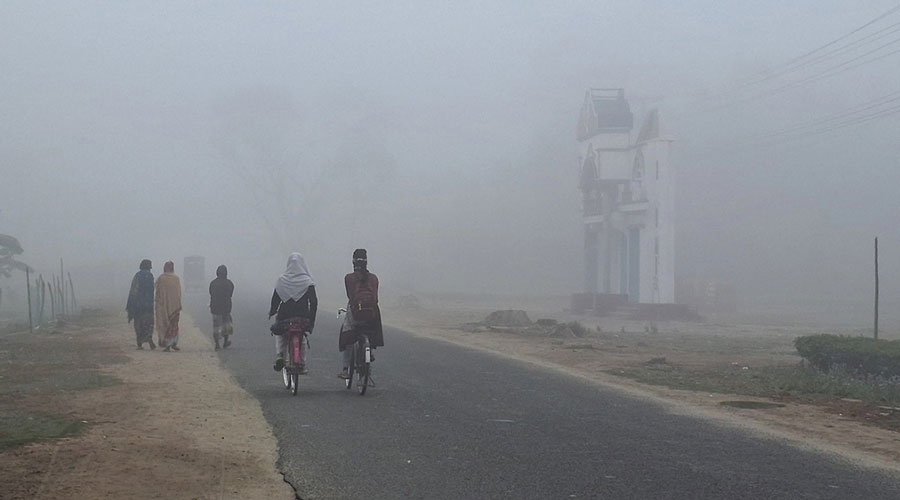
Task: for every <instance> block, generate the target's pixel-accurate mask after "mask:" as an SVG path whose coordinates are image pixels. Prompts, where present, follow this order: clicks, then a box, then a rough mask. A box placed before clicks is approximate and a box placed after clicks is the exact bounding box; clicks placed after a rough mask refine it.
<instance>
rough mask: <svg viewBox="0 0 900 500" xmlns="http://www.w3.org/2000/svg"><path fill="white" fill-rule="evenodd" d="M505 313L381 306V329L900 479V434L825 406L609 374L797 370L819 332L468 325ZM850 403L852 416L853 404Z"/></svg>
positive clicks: (548, 311)
mask: <svg viewBox="0 0 900 500" xmlns="http://www.w3.org/2000/svg"><path fill="white" fill-rule="evenodd" d="M503 305H506V304H492V305H488V304H481V305H471V304H463V303H458V302H457V303H455V302H453V301H440V304H439V305H435V303H434V302H432V303H430V304H428V305H427V306H426V307H419V308H405V309H400V308H393V309H392V308H390V307H383V310H384V316H385V322H386V323H387V324H390V325H391V326H395V327H398V328H401V329H404V330H408V331H411V332H415V333H417V334H419V335H424V336H429V337H433V338H436V339H440V340H444V341H448V342H452V343H456V344H461V345H466V346H470V347H474V348H478V349H482V350H486V351H490V352H493V353H496V354H498V355H501V356H505V357H509V358H514V359H517V360H523V361H527V362H530V363H533V364H536V365H540V366H542V367H545V368H550V369H554V370H559V371H561V372H565V373H568V374H570V375H573V376H576V377H580V378H583V379H587V380H590V381H593V382H595V383H599V384H603V385H605V386H608V387H611V388H615V389H617V390H621V391H625V392H627V393H629V394H631V395H634V396H636V397H639V398H646V399H651V400H654V401H657V402H662V403H663V404H664V405H665V407H667V408H668V409H669V411H672V412H673V413H679V414H689V415H695V416H700V417H702V418H706V419H709V420H710V421H711V422H713V423H715V424H717V425H726V426H733V427H739V428H742V429H745V430H748V431H750V432H752V433H754V434H756V435H759V436H762V437H765V438H771V439H776V440H782V441H787V442H790V443H791V444H793V445H795V446H798V447H803V448H806V449H812V450H815V451H817V452H824V453H828V454H832V455H834V456H835V457H836V458H838V459H842V460H850V461H852V462H854V463H856V464H858V465H863V466H868V467H876V468H880V469H886V470H888V471H890V472H892V473H900V433H898V432H894V431H890V430H886V429H881V428H878V427H874V426H871V425H866V424H865V423H863V422H860V421H859V420H858V419H854V418H850V417H849V416H848V415H843V414H840V413H833V408H832V411H828V409H827V408H825V407H822V406H817V405H810V404H800V403H795V402H786V401H779V403H783V404H785V406H784V407H780V408H772V409H766V410H759V409H750V410H748V409H738V408H732V407H727V406H722V405H720V403H721V402H723V401H733V400H741V401H748V400H750V401H768V400H765V399H761V398H754V397H748V396H741V395H733V394H710V393H701V392H694V391H685V390H675V389H669V388H666V387H660V386H651V385H645V384H641V383H638V382H635V381H632V380H630V379H626V378H623V377H617V376H615V375H612V374H610V373H608V371H610V370H615V369H617V368H619V367H627V366H633V365H634V364H636V363H644V362H646V361H648V360H651V359H653V358H659V357H666V359H667V360H669V361H674V362H677V363H679V364H681V365H685V366H702V365H704V364H709V363H712V362H715V363H719V364H725V365H735V366H738V367H739V368H740V369H743V368H744V367H745V366H746V367H747V369H765V365H766V364H767V363H773V362H778V361H784V360H785V359H793V360H794V362H796V360H797V359H798V358H796V356H795V355H794V354H793V352H792V351H793V349H792V348H791V347H789V346H790V339H792V338H793V337H795V336H797V335H802V334H807V333H811V332H812V331H816V330H813V329H808V328H798V327H794V328H785V327H774V326H772V327H767V326H752V325H732V326H727V325H724V324H710V323H675V322H671V323H665V322H664V323H660V324H658V325H657V327H658V328H659V333H658V334H655V335H654V334H647V332H646V328H648V325H647V324H646V323H645V322H638V321H630V320H627V319H622V318H615V317H612V318H596V317H586V316H574V315H571V314H568V313H566V312H564V311H563V310H560V309H553V308H552V307H548V306H546V305H544V306H540V305H533V306H532V307H531V308H530V309H529V311H528V312H529V315H530V316H531V319H537V318H542V317H546V318H554V319H557V320H558V321H563V322H568V321H573V320H576V319H577V320H579V321H580V322H582V323H583V324H585V326H587V327H589V328H591V329H592V330H595V331H596V328H597V327H600V328H601V329H602V330H603V331H604V332H607V333H605V334H603V335H592V336H591V337H589V338H586V339H582V338H579V339H574V338H569V339H561V338H551V337H544V338H536V337H534V336H527V335H522V334H517V333H514V332H508V331H504V329H502V328H500V329H485V328H484V327H478V326H475V325H474V323H475V322H480V321H482V320H484V319H485V317H486V315H487V314H488V313H489V312H490V311H492V310H495V309H494V308H504V307H502V306H503ZM492 306H493V307H492ZM506 308H516V307H506ZM519 308H521V307H519ZM623 329H624V332H623ZM613 332H614V333H613ZM760 346H766V347H765V348H759V347H760ZM772 346H774V347H772ZM586 347H588V348H586ZM848 404H849V405H850V406H851V407H852V402H850V403H848Z"/></svg>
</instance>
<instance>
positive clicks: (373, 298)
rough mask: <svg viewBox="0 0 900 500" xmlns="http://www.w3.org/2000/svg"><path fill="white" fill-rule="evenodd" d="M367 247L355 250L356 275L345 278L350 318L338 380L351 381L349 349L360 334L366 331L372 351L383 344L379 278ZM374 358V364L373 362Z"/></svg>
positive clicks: (344, 327)
mask: <svg viewBox="0 0 900 500" xmlns="http://www.w3.org/2000/svg"><path fill="white" fill-rule="evenodd" d="M368 262H369V261H368V257H367V255H366V249H365V248H357V249H356V250H354V251H353V272H352V273H349V274H347V275H346V276H344V288H345V289H346V290H347V300H348V302H347V315H346V316H345V317H344V323H343V324H342V325H341V334H340V337H339V339H338V349H339V350H340V351H341V353H342V354H343V356H342V358H343V367H342V369H341V373H339V374H338V377H339V378H342V379H347V378H350V371H349V369H350V353H351V351H350V349H348V347H351V346H352V345H353V344H355V343H356V340H357V332H358V331H359V330H360V329H365V330H366V333H368V335H369V344H370V347H371V348H372V349H374V348H376V347H381V346H383V345H384V332H383V331H382V327H381V310H380V309H379V308H378V276H375V274H374V273H370V272H369V268H368ZM374 360H375V358H374V356H373V357H372V361H374Z"/></svg>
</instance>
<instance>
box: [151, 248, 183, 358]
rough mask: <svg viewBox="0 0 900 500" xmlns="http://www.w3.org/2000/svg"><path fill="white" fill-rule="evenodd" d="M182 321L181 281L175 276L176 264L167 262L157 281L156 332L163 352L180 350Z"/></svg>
mask: <svg viewBox="0 0 900 500" xmlns="http://www.w3.org/2000/svg"><path fill="white" fill-rule="evenodd" d="M179 319H181V279H179V278H178V276H177V275H176V274H175V263H173V262H172V261H169V262H166V263H165V265H163V273H162V274H161V275H159V278H157V279H156V331H157V333H158V334H159V345H160V347H164V349H163V351H165V352H171V351H180V350H181V349H179V348H178V320H179Z"/></svg>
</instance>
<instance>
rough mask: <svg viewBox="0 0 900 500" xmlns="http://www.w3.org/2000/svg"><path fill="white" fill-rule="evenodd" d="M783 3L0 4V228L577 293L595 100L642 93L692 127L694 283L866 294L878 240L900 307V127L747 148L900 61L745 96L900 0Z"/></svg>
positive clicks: (681, 208)
mask: <svg viewBox="0 0 900 500" xmlns="http://www.w3.org/2000/svg"><path fill="white" fill-rule="evenodd" d="M783 4H784V2H777V1H758V2H721V1H712V0H710V1H685V2H663V1H633V2H624V1H623V2H520V1H515V2H512V1H509V2H488V3H487V5H485V2H421V1H416V2H327V3H305V2H190V3H189V2H114V1H109V2H34V1H4V2H2V3H0V68H2V70H0V117H2V119H0V232H5V233H9V234H13V235H15V236H17V237H18V238H19V239H20V241H21V242H22V244H23V246H24V247H25V249H26V255H25V256H24V257H25V258H26V260H29V261H30V262H32V264H33V265H36V266H37V267H40V266H41V265H46V266H52V262H53V261H55V259H57V258H58V257H60V256H63V257H65V258H67V259H68V260H69V261H71V262H73V264H91V263H94V262H97V261H112V260H122V261H128V262H132V261H133V262H134V263H135V265H136V263H137V261H138V260H139V259H140V258H143V257H144V256H152V258H154V259H160V260H165V259H168V258H171V259H173V260H176V262H179V261H180V259H181V257H183V256H184V255H188V254H192V253H200V254H204V255H207V256H208V257H209V258H210V259H211V260H215V261H216V262H218V261H219V260H222V261H229V262H236V263H239V262H251V261H252V262H253V263H254V266H257V267H255V268H254V271H253V272H257V271H259V272H261V273H263V274H266V273H269V274H271V276H269V275H266V276H265V277H264V278H263V279H264V280H267V281H271V280H272V279H274V276H275V274H277V273H278V272H280V270H281V267H282V266H283V261H284V257H285V256H286V254H285V251H284V248H285V247H284V246H283V245H282V246H280V245H281V244H280V243H279V241H281V240H279V239H278V238H277V237H276V236H274V235H273V234H274V233H273V231H272V230H271V227H272V225H273V226H275V227H279V226H280V227H281V228H283V229H288V231H287V233H288V234H289V235H290V236H291V237H292V238H293V240H292V242H291V243H288V244H287V246H291V247H297V249H299V250H300V251H303V252H304V253H306V254H307V255H308V258H309V261H310V265H311V266H312V268H313V270H314V271H315V270H316V269H321V270H322V271H321V272H322V273H323V274H324V275H325V276H327V277H328V278H331V277H332V274H336V273H338V272H340V271H343V270H345V268H346V267H348V265H349V264H348V263H349V255H350V253H351V252H352V249H353V248H355V247H356V246H366V247H368V248H369V249H370V255H371V256H372V257H371V260H372V263H373V268H374V269H377V270H379V271H380V272H381V274H384V275H385V276H384V277H383V278H382V280H383V281H385V282H389V283H392V284H393V285H394V286H395V287H397V288H398V289H399V288H404V289H409V290H416V289H420V290H421V289H442V290H472V291H491V292H505V291H514V292H522V291H527V292H533V293H540V292H541V291H547V292H549V293H569V292H572V291H577V290H579V289H580V287H581V282H582V279H581V276H580V273H581V270H582V262H581V258H582V245H583V241H582V239H581V238H582V236H581V221H580V214H579V207H580V200H579V192H578V191H577V164H576V163H577V162H576V160H577V157H578V147H577V144H576V142H575V139H574V128H575V123H576V121H577V118H578V110H579V108H580V105H581V102H582V99H583V96H584V92H585V90H586V89H587V88H588V87H624V88H625V89H626V96H627V97H628V98H629V99H630V101H631V104H632V109H633V110H634V111H635V114H636V122H640V120H641V119H642V118H643V114H644V113H645V112H646V111H648V110H649V109H650V108H651V107H653V106H658V107H660V109H661V119H662V122H663V127H664V129H666V131H667V132H668V133H670V134H672V135H674V136H675V137H676V139H677V141H676V142H675V143H674V145H673V151H672V158H673V165H674V168H675V169H676V170H677V182H678V186H677V192H678V195H677V197H676V205H677V211H678V227H677V233H676V235H677V236H676V249H677V257H676V270H677V271H676V272H677V273H678V275H679V276H680V277H683V278H698V279H699V278H702V279H715V280H720V281H724V282H727V283H731V284H733V285H734V286H735V287H736V288H737V290H738V292H739V294H743V295H744V296H746V297H757V298H758V297H765V296H771V297H777V298H779V299H780V298H782V297H783V298H788V297H792V298H796V297H810V298H816V299H825V300H837V301H842V300H847V299H849V300H851V301H859V300H868V295H869V294H870V289H871V281H872V279H871V270H870V269H871V262H870V261H871V243H872V242H871V240H872V238H873V237H874V236H876V235H877V236H880V237H881V242H882V254H883V256H884V257H883V263H882V270H883V282H884V284H885V287H886V292H885V293H886V295H887V296H889V297H894V298H895V299H896V298H898V297H900V286H898V285H897V284H896V283H898V282H900V269H898V265H897V264H896V263H897V262H898V261H900V236H898V227H900V202H898V199H897V196H896V189H897V186H898V185H900V168H898V167H900V165H898V163H900V161H898V160H900V141H898V140H897V136H898V134H897V132H898V125H900V118H898V117H897V116H895V117H889V118H886V119H883V120H878V121H872V122H870V123H866V124H862V125H859V126H855V127H847V128H844V129H841V130H840V131H835V132H832V133H825V134H819V135H815V136H813V137H810V138H807V139H803V140H799V141H791V142H787V143H765V144H762V145H760V144H753V145H751V146H748V142H747V141H748V139H751V138H755V137H759V136H763V135H766V134H770V133H773V132H777V131H781V130H785V129H788V128H791V127H793V126H796V125H798V124H803V123H806V122H810V121H813V120H815V119H817V118H820V117H822V116H826V115H828V114H829V113H837V112H840V111H842V110H844V109H848V108H852V107H854V106H858V105H860V104H862V103H865V102H867V101H869V100H871V99H875V98H878V97H881V96H885V95H888V94H890V93H891V92H897V91H898V90H900V64H898V62H900V54H894V55H892V56H887V57H885V58H883V59H881V60H879V61H874V62H872V63H870V64H865V65H863V66H860V67H859V68H855V69H852V70H848V71H846V72H844V73H841V74H840V75H837V76H835V77H832V78H827V79H821V80H818V81H812V82H809V83H808V84H804V85H800V86H798V87H797V88H789V89H786V90H784V91H780V90H778V89H779V86H781V85H784V84H785V83H788V84H789V83H791V82H796V81H800V80H802V79H803V78H807V77H809V76H811V75H815V74H816V73H815V72H816V69H815V68H814V67H813V68H808V69H807V70H805V71H800V72H796V73H792V74H789V75H786V76H785V77H784V78H783V79H781V80H779V79H773V80H772V81H766V82H763V83H761V84H756V85H750V86H746V87H742V86H741V82H746V81H747V79H748V78H752V77H754V76H757V75H760V74H761V72H764V71H768V70H772V69H777V68H779V67H780V65H782V64H784V63H785V62H787V61H790V60H791V59H792V58H794V57H797V56H800V55H802V54H804V53H805V52H808V51H809V50H812V49H814V48H816V47H819V46H821V45H823V44H825V43H828V42H830V41H832V40H834V39H836V38H838V37H840V36H842V35H844V34H846V33H849V32H850V31H851V30H853V29H855V28H857V27H859V26H861V25H863V24H864V23H866V22H867V21H869V20H871V19H873V18H875V17H876V16H878V15H879V14H881V13H884V12H886V11H888V10H889V9H890V8H892V7H893V6H894V2H892V1H871V2H858V1H853V2H851V1H818V0H817V1H801V2H792V3H791V5H789V6H785V5H783ZM897 22H900V13H894V14H893V15H892V16H889V17H887V18H885V19H884V20H882V21H880V23H879V24H876V25H873V26H872V27H871V28H870V30H871V31H874V30H875V29H876V28H884V27H887V26H889V25H891V24H893V23H897ZM871 31H867V32H861V35H862V34H865V33H868V32H871ZM888 34H890V33H888ZM896 38H900V34H895V35H894V36H888V37H886V38H884V39H883V43H885V44H886V43H888V42H890V41H891V40H894V39H896ZM878 45H880V44H878V43H876V44H873V45H871V46H869V47H870V48H874V47H877V46H878ZM892 47H893V48H892ZM892 47H887V48H886V49H885V50H886V51H889V50H896V48H900V44H898V45H896V46H892ZM862 52H864V50H863V51H861V52H858V53H862ZM835 61H838V60H837V59H836V60H835ZM825 67H827V65H826V66H825ZM773 91H775V93H773ZM279 165H280V166H281V167H279ZM285 165H287V166H289V168H288V169H287V170H289V173H290V175H289V176H288V177H285V178H281V179H280V180H279V178H278V177H277V176H276V177H274V178H273V177H269V176H267V175H268V174H267V173H272V172H273V171H274V172H276V173H277V172H280V171H279V170H278V169H279V168H283V167H284V166H285ZM273 169H274V170H273ZM287 193H289V197H290V199H289V200H287V201H286V202H285V203H282V204H281V205H279V203H277V199H278V197H286V196H288V195H287ZM353 200H363V201H357V202H355V203H354V201H353ZM264 214H267V215H266V216H267V217H268V219H269V223H270V224H271V225H267V223H266V222H264V217H263V215H264ZM286 215H289V217H286ZM286 219H287V220H290V221H291V222H290V224H291V226H290V227H286V223H285V220H286ZM44 263H46V264H44ZM247 266H248V268H249V266H250V264H247ZM160 267H161V266H160ZM385 278H387V279H385ZM338 285H339V284H338ZM891 294H893V295H891Z"/></svg>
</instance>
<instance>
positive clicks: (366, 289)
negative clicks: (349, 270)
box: [350, 280, 378, 323]
mask: <svg viewBox="0 0 900 500" xmlns="http://www.w3.org/2000/svg"><path fill="white" fill-rule="evenodd" d="M353 297H354V301H353V303H352V304H350V311H351V313H352V314H353V320H354V321H360V322H365V323H368V322H370V321H373V320H374V319H375V316H377V310H378V297H376V296H375V292H374V291H372V288H371V287H370V286H369V281H368V280H366V281H359V282H358V283H357V284H356V293H355V294H353Z"/></svg>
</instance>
